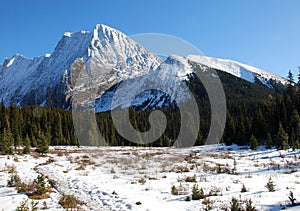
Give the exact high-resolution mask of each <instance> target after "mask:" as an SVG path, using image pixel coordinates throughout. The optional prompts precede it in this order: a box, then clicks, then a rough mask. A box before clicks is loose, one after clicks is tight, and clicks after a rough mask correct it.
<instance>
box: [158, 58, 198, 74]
mask: <svg viewBox="0 0 300 211" xmlns="http://www.w3.org/2000/svg"><path fill="white" fill-rule="evenodd" d="M165 65H172V68H167V69H171V71H173V72H174V73H175V75H177V76H178V77H183V78H184V79H187V78H186V76H187V74H190V73H192V72H193V70H192V68H191V65H190V64H189V63H188V60H187V59H186V58H184V57H182V56H178V55H175V54H172V55H170V56H169V57H168V58H167V59H166V60H165V61H164V63H163V64H162V65H161V67H160V68H164V66H165Z"/></svg>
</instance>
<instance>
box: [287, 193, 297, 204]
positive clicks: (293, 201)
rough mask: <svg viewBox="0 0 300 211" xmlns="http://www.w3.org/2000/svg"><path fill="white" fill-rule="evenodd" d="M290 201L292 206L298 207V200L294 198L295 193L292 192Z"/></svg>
mask: <svg viewBox="0 0 300 211" xmlns="http://www.w3.org/2000/svg"><path fill="white" fill-rule="evenodd" d="M289 200H290V202H291V205H292V206H296V205H297V203H296V199H295V197H294V193H293V192H292V191H290V195H289Z"/></svg>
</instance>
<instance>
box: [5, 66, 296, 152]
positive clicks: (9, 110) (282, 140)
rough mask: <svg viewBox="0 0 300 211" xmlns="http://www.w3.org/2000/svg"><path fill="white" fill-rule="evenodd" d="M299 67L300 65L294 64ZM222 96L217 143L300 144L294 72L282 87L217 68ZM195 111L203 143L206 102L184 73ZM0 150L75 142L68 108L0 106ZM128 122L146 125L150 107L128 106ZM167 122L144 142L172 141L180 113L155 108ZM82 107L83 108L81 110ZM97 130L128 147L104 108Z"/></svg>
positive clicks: (195, 82) (141, 128) (283, 146)
mask: <svg viewBox="0 0 300 211" xmlns="http://www.w3.org/2000/svg"><path fill="white" fill-rule="evenodd" d="M299 71H300V69H299ZM217 72H218V74H219V77H220V79H221V81H222V84H223V87H224V91H225V94H226V100H227V119H226V127H225V130H224V134H223V137H222V140H221V142H223V143H225V144H227V145H230V144H233V143H235V144H238V145H249V146H250V148H251V149H256V148H257V146H258V145H261V144H264V145H266V147H269V148H270V147H273V146H274V147H276V148H278V149H286V148H288V147H291V148H293V149H295V148H299V147H300V143H299V141H300V117H299V112H300V75H299V76H298V78H297V81H295V80H294V76H293V74H292V73H291V72H289V73H288V81H289V83H288V84H287V85H285V86H283V85H281V84H276V83H275V81H273V82H272V83H273V89H270V88H268V87H266V86H265V85H263V84H262V83H261V82H259V81H257V82H256V83H250V82H247V81H245V80H242V79H239V78H236V77H234V76H232V75H230V74H228V73H225V72H222V71H217ZM187 85H188V86H189V88H190V90H191V92H192V93H193V94H194V96H195V98H196V101H197V103H198V107H199V111H200V117H201V120H200V121H201V122H200V130H199V134H198V138H197V142H196V145H202V144H204V143H205V138H206V136H207V134H208V130H209V126H210V104H209V100H208V97H207V94H206V92H205V89H204V87H203V85H202V84H201V82H200V81H199V79H197V77H194V76H193V75H190V76H189V81H188V82H187ZM0 110H1V113H0V153H1V154H10V153H13V150H14V149H17V148H18V149H22V150H23V151H22V152H23V153H29V152H30V148H31V147H34V148H36V151H38V152H40V153H46V152H47V151H48V146H49V145H53V146H56V145H75V146H79V145H80V143H79V141H78V140H77V138H76V134H75V130H74V128H73V119H72V111H70V110H63V109H61V108H55V107H39V106H23V107H17V106H16V105H14V104H12V105H11V106H10V107H5V106H4V103H2V104H1V105H0ZM129 110H130V120H131V123H132V125H133V126H134V127H135V128H136V129H137V130H139V131H142V132H143V131H147V130H149V127H150V125H149V122H148V117H149V114H150V113H151V112H152V111H153V110H151V109H145V110H143V109H138V108H132V107H131V108H129ZM160 110H161V111H163V112H164V113H165V115H166V117H167V120H168V124H167V128H166V130H165V132H164V133H163V135H162V136H161V137H160V138H159V139H158V140H157V141H155V142H154V143H151V144H149V145H148V146H166V147H169V146H172V144H173V143H174V140H176V137H177V135H178V133H179V130H180V113H179V109H178V108H177V106H176V104H174V105H173V104H172V105H170V106H168V107H165V108H160ZM87 112H88V111H87ZM96 119H97V123H98V127H99V130H100V132H101V134H102V136H103V137H104V138H105V141H106V142H107V143H109V144H110V145H111V146H117V145H118V146H130V145H135V144H134V143H132V142H130V141H128V140H126V139H125V138H123V137H122V136H121V135H119V134H118V132H117V131H116V129H115V128H114V125H113V122H112V118H111V114H110V112H103V113H97V114H96ZM87 136H89V139H90V143H91V145H96V146H97V145H98V142H97V140H93V139H95V138H93V135H92V133H91V134H87Z"/></svg>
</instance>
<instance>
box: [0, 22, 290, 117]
mask: <svg viewBox="0 0 300 211" xmlns="http://www.w3.org/2000/svg"><path fill="white" fill-rule="evenodd" d="M189 61H193V62H196V63H200V64H203V65H205V66H208V67H211V68H215V69H219V70H221V71H225V72H228V73H230V74H232V75H233V76H236V77H239V78H242V79H244V80H247V81H249V82H252V83H253V82H255V79H259V80H260V81H261V82H262V83H263V84H264V85H266V86H268V87H269V88H272V85H271V83H269V80H270V79H274V80H275V81H278V82H281V83H283V84H284V83H286V79H284V78H282V77H279V76H276V75H275V74H271V73H268V72H266V71H263V70H260V69H258V68H255V67H252V66H249V65H246V64H242V63H239V62H236V61H233V60H224V59H218V58H213V57H206V56H201V55H189V56H187V57H181V56H178V55H170V56H169V57H168V58H167V59H166V60H165V61H163V60H162V59H161V58H160V57H159V56H157V55H156V54H154V53H152V52H151V51H149V50H148V49H146V48H144V47H143V46H142V45H140V44H138V43H136V42H135V41H134V40H132V39H131V38H130V37H128V36H127V35H126V34H124V33H123V32H121V31H119V30H116V29H113V28H111V27H109V26H106V25H104V24H97V25H96V26H95V28H94V29H93V31H80V32H75V33H71V32H65V33H64V35H63V36H62V38H61V39H60V40H59V42H58V44H57V45H56V47H55V49H54V51H53V53H52V54H45V55H44V56H40V57H36V58H32V59H30V58H26V57H25V56H22V55H20V54H15V55H14V56H13V57H12V58H11V59H6V60H5V61H4V63H3V65H2V66H0V96H1V98H2V100H3V101H4V103H5V104H6V105H10V104H11V103H12V102H14V103H16V104H17V105H18V106H22V105H42V106H58V107H63V108H70V102H71V101H72V97H73V96H74V93H75V94H76V93H82V94H84V92H86V90H89V89H93V88H95V87H91V86H90V85H88V83H87V82H86V79H92V80H93V84H94V85H96V86H97V87H96V88H97V89H98V90H97V91H96V92H95V93H94V94H96V99H97V98H100V97H101V95H102V94H103V93H105V92H106V91H107V90H108V89H109V88H111V87H113V86H114V85H116V84H117V83H119V82H121V81H126V80H128V79H134V78H139V79H141V81H139V82H136V86H130V90H131V91H130V93H131V94H130V96H132V97H133V94H132V93H135V94H137V91H138V88H142V87H145V86H144V84H143V83H145V81H148V84H149V83H153V84H154V85H155V84H156V85H157V86H158V87H160V88H161V89H162V90H164V89H165V90H168V92H169V95H170V96H171V97H172V98H173V99H174V98H175V97H174V96H175V95H176V96H177V98H178V96H179V99H180V100H184V97H182V96H185V95H186V94H185V93H181V94H179V95H178V93H179V92H178V90H177V86H178V83H180V82H182V81H184V80H188V77H187V75H188V74H190V73H192V72H193V69H192V68H191V66H190V64H189ZM78 68H79V69H78ZM81 73H84V74H86V75H85V76H84V77H85V78H84V80H85V81H84V80H81V81H80V80H77V79H78V76H79V75H80V74H81ZM140 77H141V78H140ZM158 81H164V83H165V84H164V85H162V84H160V85H159V84H158ZM172 81H173V82H172ZM176 81H177V82H176ZM170 92H172V93H170ZM112 94H113V93H112ZM180 95H181V97H180ZM149 97H155V96H152V95H150V94H149V95H148V96H146V95H145V96H144V99H141V102H139V103H143V102H142V101H143V100H144V101H145V100H148V98H149ZM156 97H161V96H156ZM55 98H56V99H55ZM125 98H126V95H124V97H122V99H123V103H124V102H126V99H125ZM130 99H131V98H130ZM153 102H156V103H157V105H160V106H161V105H162V104H163V103H161V102H159V101H155V100H154V101H153ZM121 104H122V100H120V103H119V104H118V105H121ZM96 107H97V105H96ZM104 110H107V108H105V109H104ZM100 111H101V109H100Z"/></svg>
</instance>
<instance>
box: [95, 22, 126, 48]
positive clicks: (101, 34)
mask: <svg viewBox="0 0 300 211" xmlns="http://www.w3.org/2000/svg"><path fill="white" fill-rule="evenodd" d="M94 37H98V38H99V39H100V40H101V41H102V42H103V41H104V40H106V41H108V42H109V43H111V42H118V41H119V40H120V39H125V38H126V37H127V36H126V35H125V34H124V33H123V32H121V31H119V30H117V29H114V28H111V27H109V26H107V25H104V24H97V25H96V27H95V29H94Z"/></svg>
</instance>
